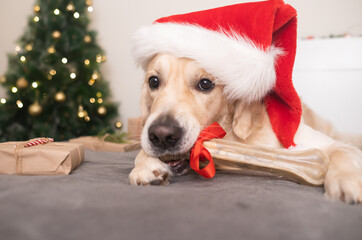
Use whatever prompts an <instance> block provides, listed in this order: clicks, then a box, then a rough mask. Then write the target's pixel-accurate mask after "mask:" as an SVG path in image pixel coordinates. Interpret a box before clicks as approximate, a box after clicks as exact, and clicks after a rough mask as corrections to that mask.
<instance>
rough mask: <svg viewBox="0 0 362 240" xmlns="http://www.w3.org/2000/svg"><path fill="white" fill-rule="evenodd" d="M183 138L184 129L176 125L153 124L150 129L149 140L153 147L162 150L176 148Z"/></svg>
mask: <svg viewBox="0 0 362 240" xmlns="http://www.w3.org/2000/svg"><path fill="white" fill-rule="evenodd" d="M181 136H182V129H181V128H180V127H179V126H177V125H175V124H168V123H164V124H153V125H151V126H150V128H149V129H148V138H149V140H150V141H151V143H152V145H153V146H155V147H158V148H162V149H169V148H173V147H175V146H176V144H177V143H178V142H179V140H180V139H181Z"/></svg>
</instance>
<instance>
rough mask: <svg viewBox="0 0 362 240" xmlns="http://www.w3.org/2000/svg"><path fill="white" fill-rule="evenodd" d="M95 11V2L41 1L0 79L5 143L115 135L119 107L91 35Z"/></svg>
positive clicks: (0, 113) (0, 130)
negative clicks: (90, 21)
mask: <svg viewBox="0 0 362 240" xmlns="http://www.w3.org/2000/svg"><path fill="white" fill-rule="evenodd" d="M92 11H93V7H92V1H91V0H37V1H36V3H35V6H34V14H33V15H32V16H31V17H30V18H29V22H28V26H27V28H26V30H25V33H24V34H23V36H21V38H20V39H19V41H18V45H17V46H16V49H15V53H13V54H9V56H8V60H9V65H8V70H7V72H6V74H5V75H4V76H2V77H1V78H0V83H2V85H3V86H4V87H5V88H6V90H7V96H6V97H5V98H2V99H0V141H9V140H27V139H30V138H34V137H42V136H44V137H53V138H54V139H56V140H67V139H70V138H73V137H77V136H83V135H97V134H99V133H100V132H103V133H105V132H107V131H108V132H109V131H112V129H113V127H114V125H115V124H114V123H115V121H114V119H115V117H117V106H116V104H114V103H112V102H110V100H109V97H110V96H109V88H108V85H107V83H106V81H105V80H104V79H103V78H102V76H101V73H100V65H101V63H102V62H104V61H105V60H106V57H105V55H104V52H103V51H102V49H101V48H100V47H99V46H98V45H97V43H96V32H95V31H90V30H88V24H89V16H88V14H89V12H92ZM112 121H113V122H112ZM119 125H120V122H117V124H116V126H118V127H120V126H119Z"/></svg>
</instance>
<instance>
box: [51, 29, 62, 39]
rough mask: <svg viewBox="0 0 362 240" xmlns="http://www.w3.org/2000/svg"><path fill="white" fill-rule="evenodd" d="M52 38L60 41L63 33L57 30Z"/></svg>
mask: <svg viewBox="0 0 362 240" xmlns="http://www.w3.org/2000/svg"><path fill="white" fill-rule="evenodd" d="M52 36H53V38H55V39H59V38H60V37H61V36H62V33H61V32H59V31H57V30H56V31H54V32H53V33H52Z"/></svg>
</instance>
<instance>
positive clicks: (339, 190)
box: [324, 143, 362, 203]
mask: <svg viewBox="0 0 362 240" xmlns="http://www.w3.org/2000/svg"><path fill="white" fill-rule="evenodd" d="M327 153H328V155H329V161H330V162H329V168H328V171H327V174H326V178H325V183H324V187H325V194H326V196H327V197H328V198H330V199H334V200H338V199H340V200H342V201H345V202H347V203H362V168H361V167H362V152H361V151H360V150H359V149H357V148H356V147H354V146H349V145H344V144H341V143H336V144H335V145H333V146H332V147H330V148H329V149H328V150H327Z"/></svg>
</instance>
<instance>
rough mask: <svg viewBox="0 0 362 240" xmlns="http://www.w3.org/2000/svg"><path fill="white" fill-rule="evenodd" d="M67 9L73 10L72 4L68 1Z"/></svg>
mask: <svg viewBox="0 0 362 240" xmlns="http://www.w3.org/2000/svg"><path fill="white" fill-rule="evenodd" d="M67 10H68V11H73V10H74V5H73V3H69V4H68V6H67Z"/></svg>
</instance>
